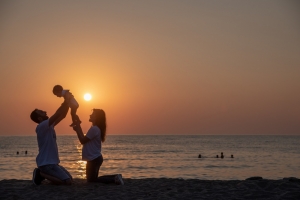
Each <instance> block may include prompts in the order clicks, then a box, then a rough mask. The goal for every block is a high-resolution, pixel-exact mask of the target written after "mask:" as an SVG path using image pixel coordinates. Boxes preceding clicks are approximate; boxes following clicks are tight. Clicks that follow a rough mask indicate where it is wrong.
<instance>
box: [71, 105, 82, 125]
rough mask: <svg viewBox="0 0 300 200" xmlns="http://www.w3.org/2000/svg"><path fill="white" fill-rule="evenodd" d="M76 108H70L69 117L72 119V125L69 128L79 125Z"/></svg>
mask: <svg viewBox="0 0 300 200" xmlns="http://www.w3.org/2000/svg"><path fill="white" fill-rule="evenodd" d="M77 108H78V107H71V117H72V122H73V123H72V124H71V125H70V126H73V125H74V124H75V123H76V124H78V123H81V121H80V119H79V117H78V115H77V114H76V112H77Z"/></svg>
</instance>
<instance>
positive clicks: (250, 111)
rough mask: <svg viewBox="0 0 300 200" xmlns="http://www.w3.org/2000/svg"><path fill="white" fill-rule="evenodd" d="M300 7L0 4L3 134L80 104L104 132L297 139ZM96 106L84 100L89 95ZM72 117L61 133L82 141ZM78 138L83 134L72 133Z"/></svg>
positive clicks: (272, 0)
mask: <svg viewBox="0 0 300 200" xmlns="http://www.w3.org/2000/svg"><path fill="white" fill-rule="evenodd" d="M299 11H300V3H299V1H298V2H297V1H293V0H290V1H277V0H265V1H260V0H254V1H248V0H247V1H246V0H245V1H240V0H235V1H230V0H228V1H214V0H209V1H208V0H207V1H201V0H186V1H181V0H163V1H162V0H151V1H150V0H149V1H140V0H127V1H123V0H122V1H121V0H120V1H114V0H109V1H100V0H99V1H92V0H88V1H78V0H72V1H67V0H64V1H23V0H15V1H14V0H1V1H0V70H1V73H0V85H1V87H0V94H1V102H0V108H1V111H0V135H34V134H35V127H36V124H35V123H33V122H32V121H31V120H30V118H29V115H30V112H31V111H32V110H33V109H35V108H39V109H43V110H46V111H47V113H48V115H52V114H53V113H54V112H55V110H56V109H57V108H58V107H59V105H60V104H61V103H62V101H63V99H61V98H57V97H56V96H54V95H53V94H52V88H53V86H54V85H56V84H60V85H62V86H63V87H64V88H66V89H70V90H71V92H72V93H73V94H74V96H75V98H76V99H77V100H78V102H79V104H80V107H79V109H78V115H79V117H80V118H81V119H82V121H83V124H82V126H83V129H84V132H85V131H87V129H88V128H89V126H90V125H91V124H90V122H88V118H89V115H90V114H91V109H92V108H102V109H104V110H105V111H106V114H107V125H108V129H107V130H108V132H107V133H108V134H206V135H207V134H241V135H242V134H297V135H300V93H299V91H300V23H299V19H300V12H299ZM86 92H90V93H91V94H92V95H93V99H92V100H91V101H90V102H86V101H84V99H83V95H84V93H86ZM70 123H71V116H70V115H69V114H68V115H67V117H66V119H65V120H64V121H63V122H61V124H59V125H58V126H57V129H56V130H57V134H74V131H73V130H72V129H71V128H70V127H69V126H68V125H69V124H70ZM74 135H75V134H74Z"/></svg>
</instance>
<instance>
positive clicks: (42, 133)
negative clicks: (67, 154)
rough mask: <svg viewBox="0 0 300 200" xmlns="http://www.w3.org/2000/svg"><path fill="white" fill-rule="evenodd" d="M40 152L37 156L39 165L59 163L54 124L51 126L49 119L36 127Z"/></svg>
mask: <svg viewBox="0 0 300 200" xmlns="http://www.w3.org/2000/svg"><path fill="white" fill-rule="evenodd" d="M35 132H36V135H37V142H38V146H39V153H38V155H37V157H36V164H37V166H38V167H40V166H43V165H49V164H58V163H59V157H58V149H57V144H56V133H55V130H54V125H51V126H49V119H48V120H45V121H43V122H41V123H40V124H39V125H37V127H36V129H35Z"/></svg>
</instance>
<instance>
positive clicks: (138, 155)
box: [0, 135, 300, 180]
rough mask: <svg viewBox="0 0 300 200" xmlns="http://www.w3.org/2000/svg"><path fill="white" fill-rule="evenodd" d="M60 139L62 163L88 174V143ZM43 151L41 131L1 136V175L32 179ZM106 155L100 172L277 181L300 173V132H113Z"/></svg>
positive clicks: (76, 172)
mask: <svg viewBox="0 0 300 200" xmlns="http://www.w3.org/2000/svg"><path fill="white" fill-rule="evenodd" d="M57 144H58V149H59V156H60V165H62V166H64V167H65V168H66V169H67V170H68V171H69V172H70V173H71V175H72V176H73V178H79V179H84V178H85V164H86V162H85V161H82V160H81V148H82V145H81V144H80V143H79V140H78V138H77V136H76V135H72V136H70V135H57ZM221 152H222V153H223V155H224V158H221ZM37 154H38V148H37V140H36V136H0V180H3V179H22V180H31V179H32V172H33V170H34V168H35V167H36V162H35V158H36V156H37ZM102 154H103V157H104V162H103V164H102V166H101V168H100V171H99V176H100V175H109V174H122V175H123V177H124V178H131V179H143V178H182V179H202V180H244V179H246V178H249V177H253V176H261V177H263V178H265V179H275V180H277V179H282V178H286V177H296V178H300V136H288V135H272V136H271V135H259V136H258V135H243V136H241V135H108V136H107V138H106V141H105V142H104V143H103V146H102ZM217 155H218V158H217ZM231 155H232V156H233V158H231ZM200 156H201V157H200Z"/></svg>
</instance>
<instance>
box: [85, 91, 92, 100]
mask: <svg viewBox="0 0 300 200" xmlns="http://www.w3.org/2000/svg"><path fill="white" fill-rule="evenodd" d="M83 98H84V100H86V101H89V100H91V99H92V95H91V94H89V93H86V94H84V96H83Z"/></svg>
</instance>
